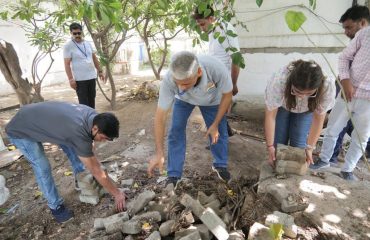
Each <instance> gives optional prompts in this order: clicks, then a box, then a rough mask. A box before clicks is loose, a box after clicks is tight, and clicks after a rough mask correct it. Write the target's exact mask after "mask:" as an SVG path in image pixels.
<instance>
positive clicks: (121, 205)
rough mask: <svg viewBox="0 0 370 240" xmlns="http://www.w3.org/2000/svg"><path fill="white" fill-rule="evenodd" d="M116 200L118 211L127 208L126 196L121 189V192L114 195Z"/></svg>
mask: <svg viewBox="0 0 370 240" xmlns="http://www.w3.org/2000/svg"><path fill="white" fill-rule="evenodd" d="M114 202H115V205H116V209H117V211H118V212H122V211H124V210H126V196H125V194H124V193H123V192H121V191H119V193H118V194H116V195H115V196H114Z"/></svg>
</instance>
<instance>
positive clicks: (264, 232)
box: [248, 222, 274, 240]
mask: <svg viewBox="0 0 370 240" xmlns="http://www.w3.org/2000/svg"><path fill="white" fill-rule="evenodd" d="M248 240H274V238H273V237H272V236H271V235H270V229H269V228H268V227H266V226H265V225H262V224H261V223H258V222H255V223H254V224H253V225H252V227H251V228H250V229H249V234H248Z"/></svg>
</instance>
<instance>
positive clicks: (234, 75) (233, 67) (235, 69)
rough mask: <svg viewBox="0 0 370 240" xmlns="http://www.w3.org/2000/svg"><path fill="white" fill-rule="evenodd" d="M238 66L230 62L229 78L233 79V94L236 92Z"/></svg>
mask: <svg viewBox="0 0 370 240" xmlns="http://www.w3.org/2000/svg"><path fill="white" fill-rule="evenodd" d="M239 72H240V67H239V66H238V65H236V64H231V80H232V81H233V96H235V95H236V94H238V92H239V90H238V85H237V83H238V77H239Z"/></svg>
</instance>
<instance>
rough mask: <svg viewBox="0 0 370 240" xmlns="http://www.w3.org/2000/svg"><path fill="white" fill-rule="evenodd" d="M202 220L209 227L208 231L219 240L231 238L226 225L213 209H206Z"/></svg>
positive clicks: (201, 217)
mask: <svg viewBox="0 0 370 240" xmlns="http://www.w3.org/2000/svg"><path fill="white" fill-rule="evenodd" d="M200 220H201V221H202V222H203V223H204V225H206V226H207V227H208V229H209V230H210V231H211V232H212V233H213V235H214V236H215V237H216V238H217V239H219V240H222V239H224V240H227V239H228V238H229V233H228V232H227V230H226V224H225V223H224V222H223V221H222V220H221V219H220V217H219V216H217V214H216V213H215V212H214V211H213V210H212V209H211V208H206V210H205V211H204V212H203V214H202V215H201V216H200Z"/></svg>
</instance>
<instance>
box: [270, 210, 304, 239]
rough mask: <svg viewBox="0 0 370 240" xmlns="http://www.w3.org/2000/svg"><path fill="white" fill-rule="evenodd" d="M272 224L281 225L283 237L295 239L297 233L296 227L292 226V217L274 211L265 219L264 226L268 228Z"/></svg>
mask: <svg viewBox="0 0 370 240" xmlns="http://www.w3.org/2000/svg"><path fill="white" fill-rule="evenodd" d="M272 224H282V225H283V230H284V235H285V236H287V237H289V238H296V237H297V233H298V227H297V225H295V224H294V217H293V216H291V215H288V214H285V213H282V212H279V211H274V213H273V214H269V215H267V217H266V220H265V225H266V226H270V225H272Z"/></svg>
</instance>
